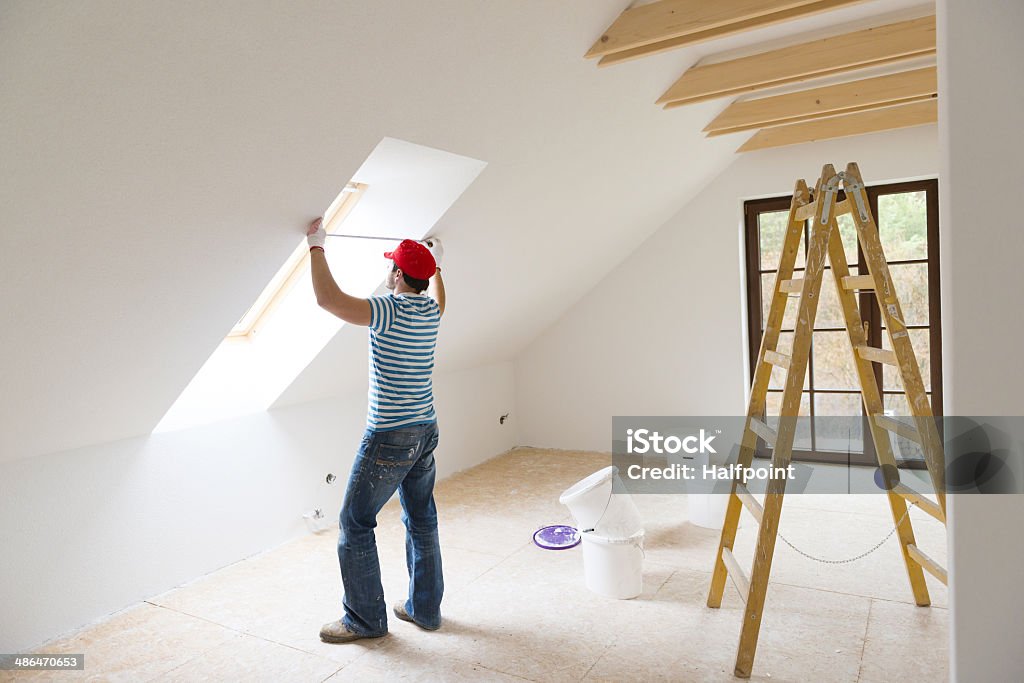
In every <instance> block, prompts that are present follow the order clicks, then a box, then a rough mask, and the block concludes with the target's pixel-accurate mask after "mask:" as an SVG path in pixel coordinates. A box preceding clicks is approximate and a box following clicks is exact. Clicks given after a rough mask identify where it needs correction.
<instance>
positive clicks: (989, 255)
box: [938, 0, 1024, 681]
mask: <svg viewBox="0 0 1024 683" xmlns="http://www.w3.org/2000/svg"><path fill="white" fill-rule="evenodd" d="M1022 28H1024V3H1021V2H1019V0H977V1H976V2H958V1H951V0H939V3H938V40H939V79H940V81H939V93H940V97H939V121H940V139H941V141H942V150H943V154H942V159H941V164H942V178H943V179H944V180H945V182H944V183H940V211H941V212H942V217H941V220H942V223H943V225H944V226H945V228H946V229H945V230H944V231H943V233H942V235H943V242H942V269H943V272H944V280H945V282H946V283H948V284H950V285H951V286H949V287H946V288H945V289H944V290H943V293H944V295H945V296H944V298H943V302H942V304H943V308H942V317H943V321H944V324H943V327H944V329H943V344H944V349H943V350H944V354H943V366H944V367H943V373H944V378H945V383H946V388H945V394H944V395H945V409H946V413H947V414H950V415H968V416H984V415H1017V416H1020V415H1024V398H1022V394H1021V386H1022V385H1024V364H1022V363H1021V361H1020V347H1021V339H1022V338H1024V317H1022V316H1021V314H1020V308H1019V299H1020V295H1021V292H1024V269H1022V268H1021V262H1020V259H1021V255H1022V254H1024V231H1022V229H1021V220H1020V215H1019V209H1020V202H1019V197H1020V187H1021V164H1022V162H1024V135H1022V134H1021V129H1020V120H1021V117H1020V112H1021V111H1024V78H1022V77H1021V75H1020V69H1019V68H1013V67H1011V66H1010V65H1020V64H1021V63H1022V62H1024V44H1022V43H1021V40H1020V32H1021V29H1022ZM1014 74H1017V75H1016V76H1015V75H1014ZM1018 448H1019V445H1018ZM1018 465H1019V463H1018ZM1018 476H1019V475H1018ZM949 508H950V525H949V526H950V568H951V574H950V581H951V583H950V593H949V595H950V607H951V609H952V614H953V626H952V629H951V632H950V637H951V639H952V650H951V658H950V664H951V667H950V668H951V674H952V678H953V680H955V681H1009V680H1020V676H1021V671H1022V670H1024V649H1022V648H1021V643H1024V625H1022V624H1024V621H1022V619H1021V615H1022V614H1024V593H1022V592H1021V585H1020V577H1021V567H1024V540H1022V539H1024V537H1022V535H1021V531H1020V530H1021V525H1022V524H1024V496H1020V495H1002V496H994V495H993V496H977V495H973V496H968V495H963V496H951V497H950V501H949Z"/></svg>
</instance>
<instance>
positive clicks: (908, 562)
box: [828, 219, 931, 607]
mask: <svg viewBox="0 0 1024 683" xmlns="http://www.w3.org/2000/svg"><path fill="white" fill-rule="evenodd" d="M833 220H834V219H833ZM828 255H829V262H830V263H831V265H832V275H833V276H834V277H833V280H834V281H835V287H836V293H837V294H838V296H839V303H840V307H841V308H842V309H843V317H844V320H845V322H846V331H847V333H848V336H849V339H850V352H851V353H852V354H853V364H854V367H855V368H856V369H857V377H858V378H859V380H860V389H861V396H862V398H863V399H864V410H865V412H866V413H867V415H868V420H867V423H868V429H869V431H870V432H871V438H872V440H873V441H874V444H875V452H876V454H877V458H878V464H879V466H880V467H881V468H882V472H883V473H885V474H886V475H887V476H888V475H896V474H897V470H896V458H895V457H894V456H893V452H892V443H891V442H890V441H889V433H888V432H886V431H885V430H884V429H882V428H881V427H879V426H878V425H877V424H875V421H874V420H873V419H871V417H872V416H874V415H881V414H883V412H884V411H883V405H882V395H881V393H880V392H879V389H878V381H877V379H876V378H875V369H874V367H873V366H872V364H871V361H869V360H868V359H867V358H865V357H863V356H861V355H860V354H859V353H858V352H857V349H858V348H861V347H865V346H867V342H868V339H867V335H866V334H864V328H863V327H862V326H861V315H860V307H859V306H857V300H856V298H855V295H854V293H853V290H851V289H848V288H846V287H845V286H843V278H845V277H847V276H848V275H849V274H850V269H849V267H848V266H847V264H846V252H845V250H844V249H843V239H842V236H841V235H840V232H839V226H838V224H837V225H836V226H834V227H833V229H832V236H831V237H830V238H829V243H828ZM895 483H896V482H888V484H887V485H888V486H889V487H890V489H889V491H888V497H889V509H890V510H891V511H892V521H893V524H896V525H897V534H898V535H899V539H900V551H901V552H902V553H903V564H904V565H905V566H906V568H907V578H908V579H909V580H910V590H911V591H912V592H913V594H914V602H915V603H917V604H918V605H920V606H922V607H923V606H925V605H930V604H931V599H930V598H929V596H928V585H927V584H926V583H925V580H924V572H923V571H922V569H921V565H920V564H918V563H917V561H916V560H914V559H913V558H912V557H911V556H910V554H909V552H908V550H907V546H908V545H916V542H915V540H914V529H913V526H912V525H911V523H910V518H909V517H906V512H907V502H906V501H905V500H903V498H901V497H900V496H899V495H897V494H896V493H894V492H893V491H892V489H891V487H892V486H893V485H894V484H895ZM901 520H902V521H901Z"/></svg>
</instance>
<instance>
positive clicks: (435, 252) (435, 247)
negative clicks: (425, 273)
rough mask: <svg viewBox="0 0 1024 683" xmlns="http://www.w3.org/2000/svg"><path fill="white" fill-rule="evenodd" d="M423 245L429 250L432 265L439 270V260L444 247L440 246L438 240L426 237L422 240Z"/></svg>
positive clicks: (442, 254)
mask: <svg viewBox="0 0 1024 683" xmlns="http://www.w3.org/2000/svg"><path fill="white" fill-rule="evenodd" d="M423 244H424V245H425V246H426V247H427V249H429V250H430V254H431V255H432V256H433V257H434V263H436V264H437V267H438V268H440V267H441V258H442V257H443V256H444V245H442V244H441V240H440V238H438V237H428V238H427V239H425V240H423Z"/></svg>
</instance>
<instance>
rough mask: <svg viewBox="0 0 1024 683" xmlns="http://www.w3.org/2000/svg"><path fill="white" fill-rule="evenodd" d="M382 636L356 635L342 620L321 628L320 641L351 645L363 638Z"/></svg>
mask: <svg viewBox="0 0 1024 683" xmlns="http://www.w3.org/2000/svg"><path fill="white" fill-rule="evenodd" d="M380 637H381V636H364V635H361V634H359V633H356V632H355V631H353V630H352V629H350V628H349V627H348V626H346V625H345V624H344V622H343V621H342V620H341V619H338V620H337V621H332V622H331V623H329V624H324V625H323V626H322V627H320V640H322V641H324V642H325V643H351V642H352V641H353V640H362V639H363V638H380Z"/></svg>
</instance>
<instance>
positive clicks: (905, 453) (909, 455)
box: [883, 394, 931, 462]
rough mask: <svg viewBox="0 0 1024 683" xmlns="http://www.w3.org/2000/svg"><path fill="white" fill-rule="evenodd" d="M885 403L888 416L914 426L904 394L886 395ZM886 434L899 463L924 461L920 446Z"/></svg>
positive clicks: (890, 433) (888, 433) (900, 437)
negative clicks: (901, 461)
mask: <svg viewBox="0 0 1024 683" xmlns="http://www.w3.org/2000/svg"><path fill="white" fill-rule="evenodd" d="M930 398H931V397H929V399H930ZM883 401H884V406H885V414H886V415H889V416H891V417H895V418H897V419H899V420H900V421H901V422H906V423H907V424H913V420H912V419H911V418H910V406H909V405H907V397H906V396H905V395H904V394H886V395H885V397H884V399H883ZM883 431H884V430H883ZM885 434H886V435H887V436H888V437H889V445H890V446H892V452H893V455H895V456H896V460H897V462H899V461H900V460H924V452H923V451H922V450H921V446H920V444H917V443H914V442H913V441H911V440H910V439H908V438H906V437H902V436H898V435H896V434H894V433H892V432H888V431H886V432H885Z"/></svg>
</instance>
